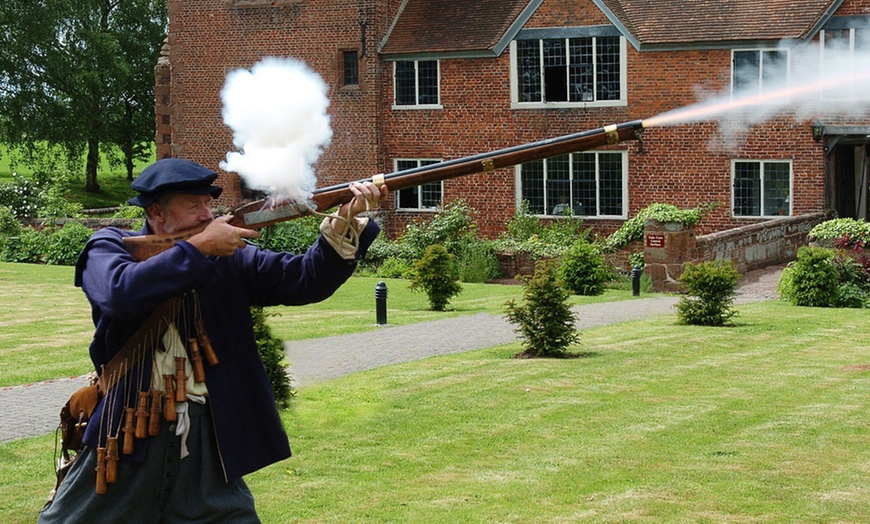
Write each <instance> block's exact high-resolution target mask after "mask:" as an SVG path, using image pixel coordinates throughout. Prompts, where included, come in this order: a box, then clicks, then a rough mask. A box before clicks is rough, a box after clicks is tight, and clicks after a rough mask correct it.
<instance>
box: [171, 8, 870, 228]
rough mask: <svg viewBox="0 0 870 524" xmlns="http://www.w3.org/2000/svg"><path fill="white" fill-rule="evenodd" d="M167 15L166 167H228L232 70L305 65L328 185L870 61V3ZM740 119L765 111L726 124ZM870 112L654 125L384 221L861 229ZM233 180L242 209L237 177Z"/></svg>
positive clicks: (435, 188)
mask: <svg viewBox="0 0 870 524" xmlns="http://www.w3.org/2000/svg"><path fill="white" fill-rule="evenodd" d="M169 14H170V22H169V35H168V39H167V46H166V48H165V52H164V57H163V58H162V59H161V62H160V64H159V66H158V68H157V93H158V94H157V106H158V132H157V142H158V157H161V158H162V157H166V156H175V157H182V158H189V159H192V160H195V161H198V162H201V163H203V164H205V165H208V166H210V167H212V168H215V169H218V162H219V161H220V160H222V159H223V158H224V157H225V155H226V153H227V151H231V150H232V149H233V147H232V142H231V132H230V130H229V129H228V128H227V127H226V126H225V125H224V124H223V122H222V121H221V102H220V97H219V92H220V90H221V88H222V86H223V83H224V79H225V76H226V73H227V72H228V71H230V70H232V69H235V68H240V67H244V68H249V67H251V66H252V65H253V64H254V63H256V62H257V61H258V60H260V59H261V58H262V57H265V56H282V57H293V58H297V59H300V60H302V61H304V62H306V63H307V64H308V65H310V66H311V67H312V68H313V69H314V70H315V71H317V72H318V73H319V74H320V75H321V76H322V77H323V78H324V80H326V82H327V84H328V85H329V86H330V92H329V97H330V100H331V103H330V108H329V113H330V116H331V119H332V127H333V131H334V135H333V139H332V143H331V145H330V146H329V148H328V149H327V150H326V151H325V153H324V154H323V156H322V157H321V159H320V160H319V162H318V164H317V166H316V171H317V174H318V185H320V186H325V185H329V184H335V183H340V182H347V181H351V180H356V179H361V178H366V177H369V176H371V175H373V174H376V173H381V172H387V173H388V172H393V171H396V170H399V169H405V168H409V167H415V166H418V165H424V164H427V163H431V162H434V161H441V160H450V159H455V158H459V157H463V156H469V155H473V154H478V153H482V152H487V151H492V150H496V149H500V148H505V147H510V146H514V145H518V144H523V143H527V142H532V141H537V140H541V139H545V138H550V137H555V136H560V135H565V134H570V133H575V132H578V131H584V130H588V129H595V128H599V127H602V126H604V125H608V124H614V123H620V122H626V121H630V120H635V119H649V118H650V117H654V116H656V115H659V114H660V113H663V112H666V111H669V110H673V109H676V108H680V107H683V106H687V105H691V104H694V103H696V102H697V101H698V99H699V92H706V93H720V94H721V93H728V92H730V91H731V90H732V88H734V87H735V86H737V87H740V86H744V87H749V88H751V89H754V90H757V91H758V92H759V93H763V92H765V89H768V88H770V89H772V87H771V86H770V84H772V80H771V78H773V77H774V76H776V75H778V74H784V75H788V74H791V72H792V71H793V70H794V69H795V66H794V65H793V62H794V57H796V56H799V55H801V54H803V53H804V52H805V51H806V50H808V49H809V50H813V51H812V52H813V53H815V56H818V57H820V58H819V60H820V61H821V65H819V67H820V68H821V67H823V65H824V60H826V59H828V58H829V57H831V56H833V55H836V56H845V57H847V58H848V57H852V58H859V57H861V56H862V55H861V54H860V51H861V49H862V47H863V49H864V50H867V49H868V48H870V0H804V1H800V2H794V1H791V0H767V1H765V0H733V1H730V2H720V1H718V0H695V1H692V2H685V1H676V0H658V1H655V2H643V1H638V0H580V1H570V2H569V1H566V0H531V1H530V0H476V1H473V2H466V1H458V0H438V1H425V0H384V1H377V0H360V1H358V2H335V1H328V0H197V1H195V2H191V1H181V0H169ZM866 56H868V55H867V54H866V53H864V54H863V57H866ZM868 69H870V64H868V63H867V62H863V63H861V62H858V63H855V64H854V70H855V71H859V72H860V71H864V72H866V71H867V70H868ZM823 77H824V74H823V75H822V78H823ZM864 84H865V85H866V80H865V82H864ZM868 96H870V90H867V89H860V90H855V91H850V92H846V93H840V92H837V93H833V95H832V94H831V93H821V94H819V95H818V100H817V102H818V103H819V104H820V105H821V106H823V107H824V106H825V105H826V104H828V102H829V101H830V100H832V99H833V98H832V97H835V98H837V99H841V98H846V99H850V100H855V102H854V104H853V106H852V107H853V109H854V108H860V104H861V102H862V101H861V98H862V97H863V103H864V104H866V103H867V102H868V100H867V98H868ZM740 111H743V112H744V114H745V115H744V116H746V117H750V116H752V115H751V112H752V111H753V110H752V109H737V110H734V111H730V112H729V117H734V116H735V115H737V116H741V113H740ZM868 114H870V113H867V112H862V111H859V110H853V111H852V112H851V114H846V115H842V114H840V115H838V116H816V115H812V114H805V113H797V112H795V111H794V110H792V109H789V108H784V109H783V110H782V111H780V112H779V113H778V114H776V115H774V116H772V117H770V118H768V119H765V120H763V121H762V122H760V123H757V124H755V125H752V126H751V127H749V128H748V130H746V131H745V132H741V133H738V134H737V135H736V138H737V139H738V140H736V141H735V142H733V143H732V142H730V141H726V140H725V139H723V138H722V134H721V131H722V127H723V125H722V121H721V120H720V119H719V118H718V117H717V118H712V119H709V120H706V121H701V122H696V123H690V124H684V125H676V126H669V127H650V128H648V129H646V130H645V131H644V132H643V135H642V138H643V140H642V142H639V141H627V142H623V143H621V144H618V145H616V146H607V147H604V148H600V149H596V150H594V151H586V152H582V153H575V154H571V155H567V156H564V157H559V158H556V159H547V160H540V161H536V162H532V163H528V164H524V165H521V166H516V167H512V168H505V169H499V170H496V171H493V172H489V173H485V174H477V175H471V176H466V177H462V178H458V179H453V180H447V181H444V182H442V183H436V184H434V185H430V186H425V187H422V188H409V189H407V190H404V191H402V192H396V194H395V195H394V197H393V198H391V202H389V203H388V205H386V206H385V208H386V211H385V212H384V216H383V218H384V223H385V225H386V229H387V231H388V232H389V233H390V234H391V236H396V235H397V234H398V233H400V232H401V231H402V230H403V228H404V225H405V224H406V223H408V221H411V220H416V219H418V218H420V217H425V216H431V213H432V210H433V208H434V207H436V206H438V205H442V204H444V203H447V202H449V201H452V200H454V199H459V198H461V199H464V200H466V201H467V202H468V203H469V205H471V206H472V207H473V208H475V209H476V210H478V211H479V213H480V214H479V217H478V221H479V223H480V226H481V229H482V231H483V232H484V233H485V234H487V235H489V236H495V235H496V234H497V233H498V232H499V231H501V230H502V229H503V227H504V224H505V222H506V221H507V220H508V219H509V218H510V217H511V216H512V215H513V214H514V212H515V210H516V209H517V206H518V205H519V202H521V201H522V200H528V201H529V202H530V208H531V209H532V211H534V212H535V213H537V214H540V215H541V216H543V217H553V216H558V215H559V214H561V213H562V212H564V210H565V209H566V208H569V209H573V211H574V212H575V213H576V214H579V215H582V216H583V217H584V220H585V221H586V224H588V225H590V226H593V227H596V228H598V229H599V230H601V231H611V230H613V229H614V228H616V227H618V225H619V224H620V223H621V222H622V221H623V220H625V219H626V218H628V217H631V216H633V215H634V214H635V213H636V212H637V211H638V210H640V209H642V208H644V207H646V206H648V205H649V204H652V203H654V202H664V203H670V204H674V205H677V206H679V207H684V208H685V207H694V206H697V205H699V204H704V203H709V202H718V203H719V204H720V205H719V206H718V207H717V208H716V209H715V210H714V211H712V212H710V213H709V214H708V215H707V216H706V218H705V219H704V221H703V223H702V224H701V226H700V228H699V231H700V232H701V233H707V232H712V231H717V230H721V229H726V228H731V227H735V226H740V225H745V224H749V223H753V222H757V221H759V220H765V219H769V218H772V217H774V216H781V215H800V214H804V213H808V212H814V211H820V210H822V209H834V210H836V211H837V212H838V213H839V215H840V216H852V217H859V218H865V219H866V218H867V217H868V215H867V213H868V210H867V208H868V200H870V199H868V196H867V191H868V182H867V170H868V169H867V163H868V160H867V159H868V146H867V144H868V142H870V138H868V137H870V117H868ZM218 182H219V183H220V184H222V185H223V186H225V187H226V188H227V191H225V197H223V198H226V199H228V202H227V203H229V204H232V203H235V202H237V201H238V199H239V198H240V188H239V182H238V179H237V177H235V176H234V175H232V174H223V175H222V176H221V178H220V179H219V181H218Z"/></svg>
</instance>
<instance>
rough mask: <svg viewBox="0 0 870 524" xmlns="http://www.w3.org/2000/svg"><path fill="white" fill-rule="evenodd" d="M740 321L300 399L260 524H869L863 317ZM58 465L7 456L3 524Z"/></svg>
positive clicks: (613, 336)
mask: <svg viewBox="0 0 870 524" xmlns="http://www.w3.org/2000/svg"><path fill="white" fill-rule="evenodd" d="M738 311H739V316H738V317H737V325H736V326H735V327H729V328H710V327H696V326H681V325H677V324H676V323H675V318H674V316H673V315H664V316H659V317H654V318H651V319H648V320H643V321H636V322H629V323H624V324H619V325H616V326H608V327H602V328H596V329H589V330H585V331H584V332H583V335H582V344H583V349H584V351H586V352H588V353H589V356H588V357H587V358H581V359H574V360H543V359H539V360H517V359H513V358H511V355H513V354H515V353H516V352H518V351H519V349H520V346H519V344H507V345H502V346H497V347H493V348H489V349H484V350H479V351H473V352H468V353H462V354H456V355H449V356H441V357H434V358H430V359H426V360H422V361H418V362H412V363H405V364H399V365H393V366H387V367H383V368H379V369H375V370H371V371H367V372H362V373H356V374H353V375H350V376H347V377H343V378H340V379H337V380H332V381H328V382H325V383H321V384H318V385H313V386H307V387H305V388H302V389H301V390H300V391H299V392H298V396H297V398H296V399H295V400H294V403H293V407H292V408H291V409H290V410H288V411H287V412H285V413H284V414H283V416H284V420H285V425H286V427H287V431H288V435H289V437H290V440H291V444H292V445H293V448H294V457H292V458H290V459H288V460H286V461H284V462H282V463H279V464H275V465H272V466H270V467H268V468H265V469H263V470H261V471H259V472H257V473H255V474H252V475H250V476H249V477H248V478H247V480H248V482H249V485H250V487H251V490H252V491H253V493H254V496H255V498H256V500H257V503H258V508H259V511H260V512H261V516H262V518H263V521H264V522H269V523H273V522H304V523H308V522H310V523H315V522H317V523H321V522H336V523H339V522H340V523H356V522H359V523H363V522H366V523H368V522H411V523H416V522H419V523H454V522H515V523H529V522H531V523H537V522H540V523H551V522H591V523H602V522H604V523H609V522H613V523H616V522H620V523H626V522H636V523H661V522H674V523H686V522H693V523H694V522H702V523H704V522H710V523H744V522H765V523H793V522H838V523H846V522H850V523H859V522H867V520H868V517H870V496H868V495H870V487H868V484H867V470H868V464H870V447H868V446H867V444H866V443H867V440H868V436H870V430H868V428H870V395H868V390H870V356H868V354H867V351H866V349H867V348H868V347H870V333H868V330H867V325H868V324H867V313H866V311H861V310H835V309H818V308H798V307H793V306H790V305H788V304H786V303H783V302H764V303H757V304H747V305H741V306H739V307H738ZM4 369H6V368H5V367H4ZM53 449H54V448H53V441H52V439H51V438H50V437H49V436H45V437H39V438H32V439H23V440H20V441H14V442H11V443H6V444H2V445H0V514H2V515H4V519H3V520H4V522H13V523H17V522H32V521H33V519H34V515H35V513H36V511H37V510H38V509H39V507H41V505H42V503H43V501H44V498H45V494H46V493H47V491H48V490H49V489H50V487H51V485H52V482H51V454H52V452H53Z"/></svg>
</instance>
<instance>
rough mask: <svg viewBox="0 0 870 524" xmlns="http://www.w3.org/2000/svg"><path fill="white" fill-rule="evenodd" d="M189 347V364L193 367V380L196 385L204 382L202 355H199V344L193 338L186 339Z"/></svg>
mask: <svg viewBox="0 0 870 524" xmlns="http://www.w3.org/2000/svg"><path fill="white" fill-rule="evenodd" d="M187 344H188V346H190V363H191V364H192V365H193V380H194V381H195V382H196V383H197V384H202V383H203V382H205V367H203V365H202V355H201V354H200V353H199V343H198V342H197V341H196V339H195V338H189V339H187Z"/></svg>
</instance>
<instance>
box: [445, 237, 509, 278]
mask: <svg viewBox="0 0 870 524" xmlns="http://www.w3.org/2000/svg"><path fill="white" fill-rule="evenodd" d="M456 265H457V268H458V270H459V279H460V280H462V281H463V282H477V283H484V282H489V281H490V280H492V279H494V278H498V277H499V276H501V270H500V268H499V265H498V258H496V256H495V249H494V248H493V244H492V242H488V241H486V240H478V239H475V240H469V242H468V243H466V244H463V245H462V246H460V247H459V250H458V253H456Z"/></svg>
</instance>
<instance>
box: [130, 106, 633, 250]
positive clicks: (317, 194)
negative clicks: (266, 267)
mask: <svg viewBox="0 0 870 524" xmlns="http://www.w3.org/2000/svg"><path fill="white" fill-rule="evenodd" d="M643 127H644V125H643V121H642V120H633V121H630V122H624V123H621V124H613V125H609V126H605V127H601V128H598V129H592V130H589V131H583V132H581V133H574V134H571V135H564V136H559V137H555V138H549V139H546V140H541V141H538V142H531V143H528V144H523V145H519V146H514V147H508V148H505V149H499V150H497V151H492V152H489V153H481V154H477V155H472V156H467V157H462V158H457V159H454V160H446V161H444V162H439V163H437V164H429V165H426V166H420V167H416V168H412V169H405V170H402V171H396V172H394V173H389V174H386V175H383V174H382V175H375V176H374V177H372V178H367V179H363V180H357V181H354V182H348V183H344V184H336V185H332V186H326V187H323V188H320V189H317V190H315V191H314V194H313V196H312V199H311V200H312V207H313V208H314V209H317V210H327V209H331V208H333V207H335V206H337V205H340V204H342V203H344V202H347V201H349V200H350V199H351V198H353V193H352V192H351V191H350V186H351V185H352V184H356V183H360V182H372V181H374V182H378V183H386V184H387V185H388V186H389V188H390V189H391V190H393V191H397V190H401V189H406V188H410V187H415V186H419V185H422V184H426V183H430V182H438V181H441V180H448V179H451V178H456V177H460V176H465V175H472V174H475V173H481V172H487V171H493V170H496V169H502V168H505V167H509V166H514V165H518V164H522V163H525V162H531V161H533V160H541V159H544V158H550V157H554V156H559V155H565V154H568V153H574V152H579V151H588V150H590V149H594V148H596V147H603V146H607V145H613V144H617V143H619V142H623V141H625V140H634V139H637V138H638V135H639V133H640V132H641V131H642V130H643ZM265 208H267V205H266V201H265V200H258V201H255V202H250V203H248V204H245V205H243V206H240V207H238V208H236V209H235V210H233V211H232V215H233V218H232V220H231V221H230V224H232V225H234V226H238V227H246V228H249V229H260V228H263V227H266V226H269V225H271V224H275V223H278V222H284V221H287V220H291V219H294V218H299V217H302V216H305V215H307V214H309V212H310V210H309V209H308V207H307V206H304V205H299V204H287V205H284V206H278V207H276V208H275V209H265ZM205 226H206V224H201V225H200V226H197V227H196V228H192V229H190V230H186V231H179V232H177V233H173V234H168V235H147V236H131V237H125V238H124V240H123V241H124V247H125V248H126V249H127V251H129V252H130V254H132V255H133V257H134V258H135V259H136V260H140V261H141V260H146V259H148V258H150V257H152V256H154V255H156V254H158V253H161V252H163V251H165V250H167V249H169V248H170V247H172V246H174V245H175V243H176V242H177V241H178V240H185V239H187V238H190V237H191V236H193V235H195V234H196V233H199V232H200V231H202V230H203V229H204V228H205Z"/></svg>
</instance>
